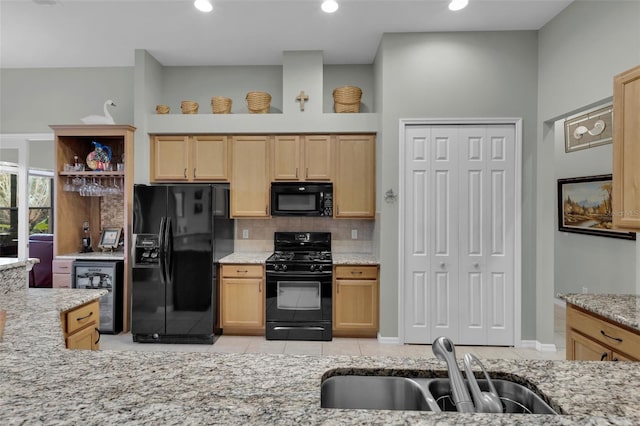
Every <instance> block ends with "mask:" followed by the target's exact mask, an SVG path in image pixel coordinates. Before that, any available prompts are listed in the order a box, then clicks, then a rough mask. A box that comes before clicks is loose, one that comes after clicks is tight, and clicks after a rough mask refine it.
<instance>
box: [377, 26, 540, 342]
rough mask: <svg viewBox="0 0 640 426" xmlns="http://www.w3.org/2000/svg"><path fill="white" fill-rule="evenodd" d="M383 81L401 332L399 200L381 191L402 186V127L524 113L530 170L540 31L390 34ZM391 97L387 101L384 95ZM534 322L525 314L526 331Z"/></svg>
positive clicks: (387, 296) (390, 301)
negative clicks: (409, 121)
mask: <svg viewBox="0 0 640 426" xmlns="http://www.w3.org/2000/svg"><path fill="white" fill-rule="evenodd" d="M375 70H376V74H377V77H376V78H377V79H381V83H379V84H378V85H377V86H376V87H381V88H382V89H381V93H377V96H380V100H379V101H378V103H377V108H378V112H380V113H381V115H382V125H381V128H382V132H381V133H380V134H379V136H378V137H379V139H380V141H379V148H378V158H380V159H384V160H383V161H382V162H381V164H379V166H378V172H379V174H378V176H379V179H378V182H379V186H378V194H379V197H378V206H379V211H380V216H381V223H380V241H379V250H380V259H381V263H382V266H381V288H380V300H382V301H384V303H382V304H381V312H380V314H381V315H380V317H381V322H380V334H381V335H382V336H383V337H392V336H398V280H397V277H398V268H399V265H398V256H397V251H398V247H399V246H398V223H399V222H398V221H399V217H398V204H399V203H401V202H402V199H403V195H404V194H400V196H399V203H394V204H388V203H384V202H381V201H380V198H381V196H380V194H384V192H385V191H387V190H388V189H393V190H394V191H395V192H398V188H399V180H398V179H399V175H398V174H399V162H400V159H399V158H398V153H399V148H398V147H399V144H400V143H401V141H398V131H399V127H398V126H399V122H398V120H399V119H401V118H438V117H447V118H448V117H460V118H471V117H473V118H477V117H522V118H523V154H522V158H523V173H524V176H530V175H531V173H532V171H531V167H532V164H533V161H532V157H533V156H534V154H535V145H536V121H537V120H536V98H537V34H536V32H535V31H505V32H466V33H426V34H425V33H420V34H386V35H385V36H384V37H383V39H382V43H381V46H380V48H379V50H378V55H377V57H376V65H375ZM382 99H384V102H382ZM534 189H535V188H534V186H533V183H532V181H531V180H530V179H524V180H523V191H522V195H523V209H522V211H523V220H522V223H523V238H522V240H523V244H524V246H523V262H522V266H523V274H522V275H523V276H522V288H523V291H522V297H523V301H525V303H523V310H525V309H526V311H525V315H523V316H524V317H525V318H528V317H531V316H532V315H535V307H533V308H532V309H528V304H527V302H526V301H528V300H531V298H532V297H533V296H534V295H535V280H534V276H533V273H532V272H533V265H532V264H531V262H530V259H531V256H532V253H533V250H534V249H535V248H534V246H533V245H532V244H531V243H530V241H532V239H533V238H534V237H535V233H534V230H533V229H531V227H528V226H527V224H530V223H532V222H533V221H534V219H535V217H534V216H533V214H532V210H533V209H532V207H533V205H534V204H533V203H534V199H533V195H534ZM534 333H535V329H533V328H531V327H529V323H528V322H527V321H523V338H533V337H534Z"/></svg>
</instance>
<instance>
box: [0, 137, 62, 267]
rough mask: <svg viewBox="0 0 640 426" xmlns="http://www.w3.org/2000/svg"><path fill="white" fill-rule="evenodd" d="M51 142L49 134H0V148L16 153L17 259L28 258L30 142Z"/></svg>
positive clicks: (52, 138)
mask: <svg viewBox="0 0 640 426" xmlns="http://www.w3.org/2000/svg"><path fill="white" fill-rule="evenodd" d="M53 140H54V136H53V134H51V133H0V147H1V148H6V149H15V150H17V151H18V257H17V258H18V259H26V258H27V257H29V156H30V150H29V148H30V142H36V141H53ZM54 186H55V185H54ZM51 196H52V197H53V196H54V194H53V188H52V193H51Z"/></svg>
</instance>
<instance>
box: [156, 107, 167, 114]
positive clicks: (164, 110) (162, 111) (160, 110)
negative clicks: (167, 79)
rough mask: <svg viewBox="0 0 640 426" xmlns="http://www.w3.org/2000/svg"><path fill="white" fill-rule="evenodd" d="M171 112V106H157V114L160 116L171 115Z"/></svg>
mask: <svg viewBox="0 0 640 426" xmlns="http://www.w3.org/2000/svg"><path fill="white" fill-rule="evenodd" d="M170 111H171V108H169V105H156V112H157V113H158V114H169V112H170Z"/></svg>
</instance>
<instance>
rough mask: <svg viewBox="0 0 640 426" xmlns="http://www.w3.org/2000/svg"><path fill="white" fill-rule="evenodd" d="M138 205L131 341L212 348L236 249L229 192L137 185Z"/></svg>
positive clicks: (223, 188) (203, 187)
mask: <svg viewBox="0 0 640 426" xmlns="http://www.w3.org/2000/svg"><path fill="white" fill-rule="evenodd" d="M133 203H134V204H133V232H132V234H133V235H132V244H133V247H132V249H133V250H132V253H133V254H132V256H133V259H132V275H133V284H132V303H131V305H132V307H131V334H132V336H133V341H134V342H145V343H153V342H157V343H206V344H212V343H213V342H214V341H215V335H216V334H217V333H216V332H215V330H214V328H215V327H216V326H217V324H216V321H215V319H216V318H217V316H218V297H217V288H218V286H217V279H218V271H219V260H220V259H221V258H222V257H224V256H226V255H228V254H231V253H232V252H233V247H234V246H233V240H234V235H233V234H234V223H233V219H230V218H229V187H228V185H135V186H134V199H133Z"/></svg>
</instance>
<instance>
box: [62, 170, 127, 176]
mask: <svg viewBox="0 0 640 426" xmlns="http://www.w3.org/2000/svg"><path fill="white" fill-rule="evenodd" d="M58 176H71V177H76V176H77V177H123V176H124V171H122V172H118V171H102V170H85V171H83V172H74V171H69V172H65V171H62V172H58Z"/></svg>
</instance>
